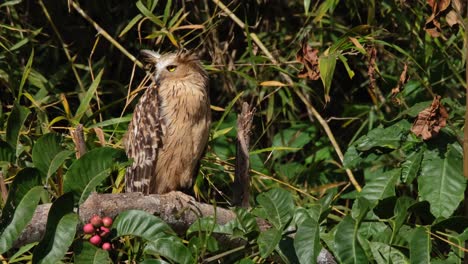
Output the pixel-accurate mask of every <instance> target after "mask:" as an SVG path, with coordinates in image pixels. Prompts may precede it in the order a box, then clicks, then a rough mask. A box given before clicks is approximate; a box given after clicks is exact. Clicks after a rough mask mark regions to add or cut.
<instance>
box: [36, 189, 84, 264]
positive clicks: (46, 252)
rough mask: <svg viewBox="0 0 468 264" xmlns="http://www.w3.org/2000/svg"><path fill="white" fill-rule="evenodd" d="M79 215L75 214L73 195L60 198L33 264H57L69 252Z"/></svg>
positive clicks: (49, 219)
mask: <svg viewBox="0 0 468 264" xmlns="http://www.w3.org/2000/svg"><path fill="white" fill-rule="evenodd" d="M78 222H79V218H78V215H77V214H75V213H74V212H73V194H72V193H66V194H64V195H62V196H60V197H59V198H58V199H57V200H56V201H55V202H54V203H52V206H51V207H50V211H49V214H48V217H47V224H46V231H45V234H44V238H43V239H42V240H41V241H40V242H39V244H38V245H37V247H36V248H35V250H34V253H33V260H32V262H33V263H57V262H58V261H60V260H61V259H62V258H63V256H65V254H66V253H67V251H68V248H69V247H70V246H71V244H72V242H73V239H74V237H75V233H76V227H77V225H78Z"/></svg>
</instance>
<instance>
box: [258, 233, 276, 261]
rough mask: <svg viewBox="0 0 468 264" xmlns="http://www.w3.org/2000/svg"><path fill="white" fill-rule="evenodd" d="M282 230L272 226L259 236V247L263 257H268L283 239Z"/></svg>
mask: <svg viewBox="0 0 468 264" xmlns="http://www.w3.org/2000/svg"><path fill="white" fill-rule="evenodd" d="M281 233H282V230H278V229H276V228H274V227H273V228H270V229H268V230H266V231H264V232H262V233H260V235H259V236H258V238H257V243H258V249H259V251H260V256H262V258H266V257H268V256H269V255H270V254H271V252H273V250H274V249H275V247H276V246H277V245H278V243H279V242H280V240H281Z"/></svg>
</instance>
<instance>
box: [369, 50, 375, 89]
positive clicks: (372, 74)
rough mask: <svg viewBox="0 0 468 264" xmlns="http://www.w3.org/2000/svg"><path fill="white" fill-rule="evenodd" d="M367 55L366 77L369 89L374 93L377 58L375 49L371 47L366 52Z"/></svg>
mask: <svg viewBox="0 0 468 264" xmlns="http://www.w3.org/2000/svg"><path fill="white" fill-rule="evenodd" d="M367 54H369V68H367V75H369V88H370V90H371V91H374V90H375V87H376V84H375V83H376V81H375V67H376V65H375V59H376V57H377V49H376V48H375V47H371V48H369V49H368V50H367Z"/></svg>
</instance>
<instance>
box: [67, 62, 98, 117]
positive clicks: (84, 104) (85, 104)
mask: <svg viewBox="0 0 468 264" xmlns="http://www.w3.org/2000/svg"><path fill="white" fill-rule="evenodd" d="M103 73H104V69H101V70H100V71H99V73H98V75H97V76H96V78H95V79H94V81H93V83H91V86H90V87H89V89H88V91H86V94H85V96H84V97H83V99H81V102H80V106H78V109H77V110H76V114H75V116H74V117H73V120H74V121H75V122H79V121H80V120H81V118H82V117H83V115H84V113H86V111H87V110H88V109H89V105H90V102H91V99H93V96H94V95H95V94H96V90H97V88H98V86H99V83H100V82H101V77H102V74H103Z"/></svg>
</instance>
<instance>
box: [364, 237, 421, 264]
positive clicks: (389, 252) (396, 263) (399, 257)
mask: <svg viewBox="0 0 468 264" xmlns="http://www.w3.org/2000/svg"><path fill="white" fill-rule="evenodd" d="M369 246H370V248H371V251H372V255H373V257H374V260H375V261H376V262H377V263H378V264H387V263H392V264H409V263H410V262H409V260H408V259H407V258H406V256H405V255H404V254H403V253H402V252H401V251H399V250H397V249H396V248H393V247H391V246H389V245H387V244H384V243H381V242H370V243H369ZM428 263H429V262H428Z"/></svg>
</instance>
